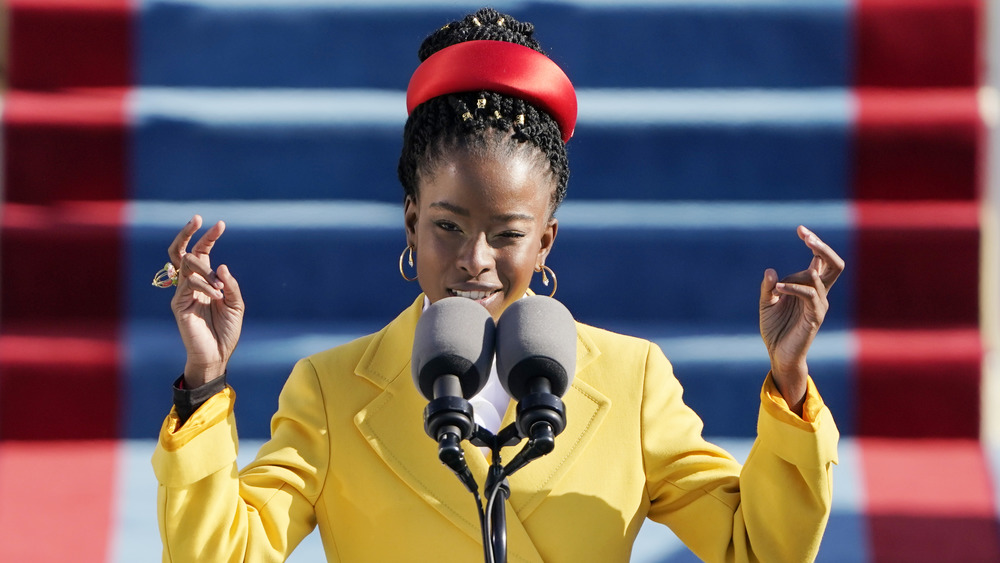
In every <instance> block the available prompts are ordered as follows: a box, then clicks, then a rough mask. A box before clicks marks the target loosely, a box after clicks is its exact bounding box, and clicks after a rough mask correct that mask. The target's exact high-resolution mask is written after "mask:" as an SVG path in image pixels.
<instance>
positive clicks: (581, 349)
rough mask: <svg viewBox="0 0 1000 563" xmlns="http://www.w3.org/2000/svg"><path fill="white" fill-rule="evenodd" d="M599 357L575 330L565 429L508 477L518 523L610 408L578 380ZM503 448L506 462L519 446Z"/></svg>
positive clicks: (565, 399)
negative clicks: (573, 367)
mask: <svg viewBox="0 0 1000 563" xmlns="http://www.w3.org/2000/svg"><path fill="white" fill-rule="evenodd" d="M599 355H600V350H598V348H597V346H596V345H595V344H594V342H593V341H592V340H591V339H590V338H589V337H588V336H587V335H586V334H585V333H583V332H581V331H579V330H577V352H576V356H577V357H576V375H575V377H574V378H573V385H572V386H570V388H569V389H568V390H567V391H566V394H565V395H564V396H563V398H562V399H563V403H564V404H565V405H566V428H565V429H564V430H563V432H562V433H561V434H559V435H558V436H556V447H555V449H554V450H553V451H552V452H551V453H549V454H548V455H546V456H545V457H542V458H540V459H537V460H535V461H533V462H531V463H529V464H528V465H527V466H525V467H524V468H523V469H521V470H520V471H518V472H517V473H515V474H514V475H513V476H511V477H510V486H511V490H512V495H511V505H512V506H513V508H514V510H515V511H516V512H517V516H518V518H520V520H521V521H524V520H527V519H528V517H529V516H531V513H532V512H534V510H535V509H536V508H538V506H539V505H540V504H541V503H542V502H543V501H544V500H545V499H546V498H547V497H548V496H549V494H550V493H551V492H552V491H553V489H554V488H555V485H556V483H558V482H559V479H561V478H562V476H563V475H565V474H566V473H567V472H568V471H569V470H570V468H572V467H573V465H574V464H575V463H576V462H577V461H578V460H579V458H580V455H581V453H582V452H583V451H584V449H585V448H586V446H587V444H588V443H589V442H590V440H591V438H593V436H594V434H595V433H596V431H597V428H598V427H599V426H600V424H601V421H602V420H604V417H605V416H606V415H607V413H608V411H609V410H610V408H611V401H610V400H609V399H608V398H607V397H605V396H604V395H603V394H602V393H601V392H600V391H598V390H597V389H595V388H594V387H592V386H590V385H589V384H587V382H586V381H584V380H583V378H581V377H580V375H581V373H584V372H585V371H586V369H587V367H588V366H589V365H590V364H591V363H592V362H593V361H594V360H595V359H597V357H598V356H599ZM514 416H515V410H514V406H513V405H511V407H510V408H508V409H507V414H506V416H505V417H504V421H503V424H504V426H506V425H507V424H510V423H512V422H514ZM524 443H526V442H524V441H522V443H521V444H518V445H517V446H515V447H513V448H505V449H504V451H503V454H504V456H503V459H504V460H505V461H506V460H510V459H511V458H512V457H513V456H514V455H515V454H516V453H517V451H519V450H520V449H521V447H522V446H523V444H524Z"/></svg>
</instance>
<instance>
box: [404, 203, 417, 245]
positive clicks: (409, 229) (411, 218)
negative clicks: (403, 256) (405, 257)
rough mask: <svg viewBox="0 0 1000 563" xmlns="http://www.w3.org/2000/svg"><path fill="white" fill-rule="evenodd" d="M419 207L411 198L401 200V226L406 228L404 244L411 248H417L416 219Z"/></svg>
mask: <svg viewBox="0 0 1000 563" xmlns="http://www.w3.org/2000/svg"><path fill="white" fill-rule="evenodd" d="M419 211H420V206H419V205H417V200H416V198H415V197H413V196H406V199H405V200H403V226H404V227H405V228H406V244H407V246H411V247H413V248H416V247H417V219H418V217H419Z"/></svg>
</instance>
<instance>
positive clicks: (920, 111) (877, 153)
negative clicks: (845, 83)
mask: <svg viewBox="0 0 1000 563" xmlns="http://www.w3.org/2000/svg"><path fill="white" fill-rule="evenodd" d="M857 102H858V116H857V122H856V125H855V139H854V151H853V163H852V164H853V171H852V173H853V179H852V185H853V189H854V197H855V198H856V199H894V200H921V199H964V200H974V199H977V198H978V196H979V193H980V186H981V185H982V184H983V178H984V174H985V154H984V147H985V146H986V143H985V139H986V137H985V135H986V131H985V127H984V125H983V121H982V119H981V117H980V115H979V103H978V99H977V96H976V91H975V90H973V89H956V90H873V89H865V90H860V91H858V92H857Z"/></svg>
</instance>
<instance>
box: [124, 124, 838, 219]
mask: <svg viewBox="0 0 1000 563" xmlns="http://www.w3.org/2000/svg"><path fill="white" fill-rule="evenodd" d="M846 128H847V124H846V123H845V124H833V123H808V122H804V123H794V124H789V123H763V124H740V123H733V124H727V125H719V124H665V125H655V126H653V125H650V126H642V127H638V126H618V127H605V126H602V127H599V128H597V127H595V128H592V129H588V128H587V126H586V125H585V124H583V125H581V127H580V128H579V129H578V134H577V136H576V138H574V139H573V141H572V142H571V143H570V145H569V158H570V167H571V170H572V175H571V178H570V185H569V194H570V195H569V197H570V198H572V199H575V200H580V199H643V200H691V199H698V200H703V199H729V200H772V201H773V200H782V199H784V200H829V199H842V198H844V197H846V195H847V191H848V181H849V178H848V173H849V165H848V164H849V163H848V131H847V129H846ZM401 131H402V129H401V126H400V129H396V128H393V127H382V126H379V127H370V128H365V129H360V128H354V127H343V126H323V127H318V126H293V125H288V126H281V127H278V126H272V127H260V126H252V125H245V124H241V125H228V124H218V123H199V122H191V121H183V122H182V121H176V120H172V119H165V118H156V117H143V118H141V119H140V121H139V125H138V129H137V130H136V131H135V132H134V134H133V163H134V164H133V186H134V187H133V190H134V197H136V198H138V199H157V200H186V199H195V200H204V199H279V198H280V199H374V200H379V201H389V202H396V201H401V199H402V188H401V187H399V181H398V180H397V178H396V164H397V161H398V159H399V151H400V148H401V143H402V141H401V139H402V132H401Z"/></svg>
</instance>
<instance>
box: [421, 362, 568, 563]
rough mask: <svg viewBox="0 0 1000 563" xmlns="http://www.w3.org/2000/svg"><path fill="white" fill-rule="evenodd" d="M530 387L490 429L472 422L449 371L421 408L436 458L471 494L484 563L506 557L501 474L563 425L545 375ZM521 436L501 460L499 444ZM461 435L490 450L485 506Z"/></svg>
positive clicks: (536, 452) (551, 443) (500, 562)
mask: <svg viewBox="0 0 1000 563" xmlns="http://www.w3.org/2000/svg"><path fill="white" fill-rule="evenodd" d="M530 388H531V391H532V392H531V393H529V394H528V395H526V396H524V397H522V398H521V400H520V401H519V402H518V405H517V421H516V422H515V423H513V424H509V425H507V426H506V427H505V428H503V429H501V430H500V432H499V433H498V434H495V435H494V434H493V433H492V432H490V431H489V430H487V429H485V428H483V427H481V426H479V425H478V424H475V423H473V422H472V420H473V412H472V405H470V404H469V402H468V401H467V400H465V399H463V398H462V397H461V395H460V388H459V387H458V378H457V377H455V376H445V377H440V378H439V379H438V380H437V381H435V383H434V399H433V400H431V402H430V403H428V404H427V407H426V408H425V409H424V427H425V430H426V431H427V434H428V435H430V436H433V437H436V439H437V442H438V459H440V460H441V463H443V464H445V465H446V466H448V467H449V468H450V469H451V470H452V471H453V472H454V473H455V475H456V476H458V478H459V480H460V481H462V484H463V485H465V488H466V489H468V490H469V492H471V493H472V494H473V496H474V497H475V499H476V506H477V508H478V511H479V523H480V527H481V528H482V533H483V551H484V553H485V556H486V563H507V512H506V503H507V499H509V498H510V484H509V483H508V482H507V477H509V476H511V475H513V474H514V473H515V472H516V471H518V470H520V469H521V468H523V467H524V466H525V465H527V464H528V463H530V462H532V461H534V460H536V459H538V458H540V457H542V456H543V455H545V454H547V453H549V452H551V451H552V450H553V449H554V448H555V438H556V435H557V434H559V433H560V432H562V430H563V428H565V425H566V407H565V405H564V404H563V402H562V400H560V399H559V397H557V396H555V395H553V394H551V390H550V388H549V385H548V380H546V379H545V378H541V377H539V378H534V379H533V380H532V382H531V385H530ZM523 438H528V443H527V444H525V445H524V447H523V448H521V451H519V452H518V453H517V455H515V456H514V457H513V458H511V460H510V463H508V464H507V465H506V466H504V465H503V461H502V460H501V458H500V450H501V449H502V448H504V447H508V446H514V445H517V444H518V443H520V442H521V440H522V439H523ZM465 439H468V440H469V442H470V443H471V444H472V445H474V446H479V447H487V448H489V449H490V451H491V452H492V456H491V457H492V462H491V464H490V468H489V472H488V473H487V475H486V483H485V484H484V486H483V496H484V497H485V498H486V508H485V509H484V508H483V505H482V497H480V496H479V485H478V484H477V483H476V480H475V478H474V477H473V476H472V472H471V471H469V467H468V465H467V464H466V463H465V453H464V451H463V450H462V447H461V442H462V441H463V440H465Z"/></svg>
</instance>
